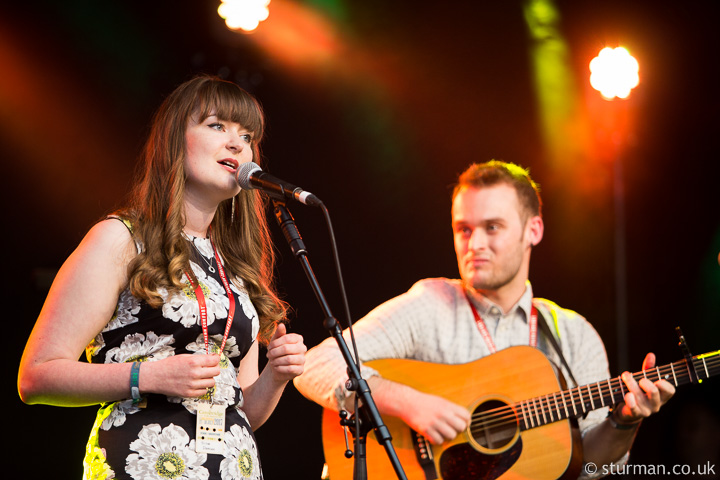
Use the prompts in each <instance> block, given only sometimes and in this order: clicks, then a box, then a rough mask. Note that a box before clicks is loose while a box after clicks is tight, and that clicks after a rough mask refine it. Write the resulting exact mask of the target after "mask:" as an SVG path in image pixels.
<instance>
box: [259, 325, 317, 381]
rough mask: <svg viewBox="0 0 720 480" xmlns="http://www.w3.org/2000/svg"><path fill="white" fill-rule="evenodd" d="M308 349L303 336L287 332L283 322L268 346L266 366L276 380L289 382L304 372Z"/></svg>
mask: <svg viewBox="0 0 720 480" xmlns="http://www.w3.org/2000/svg"><path fill="white" fill-rule="evenodd" d="M306 351H307V347H306V346H305V343H303V338H302V336H301V335H298V334H296V333H287V328H286V327H285V324H283V323H281V324H279V325H278V327H277V329H275V334H274V335H273V337H272V339H270V343H269V344H268V346H267V359H268V364H267V366H266V367H265V368H269V369H271V372H272V377H273V380H274V381H275V382H277V383H287V382H289V381H290V380H292V379H293V378H295V377H297V376H298V375H300V374H301V373H303V370H304V368H305V352H306Z"/></svg>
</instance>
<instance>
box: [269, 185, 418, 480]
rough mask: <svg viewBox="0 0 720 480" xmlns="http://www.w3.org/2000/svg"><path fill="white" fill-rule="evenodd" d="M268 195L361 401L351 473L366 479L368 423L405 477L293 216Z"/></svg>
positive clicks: (357, 478) (403, 479) (350, 386)
mask: <svg viewBox="0 0 720 480" xmlns="http://www.w3.org/2000/svg"><path fill="white" fill-rule="evenodd" d="M271 198H272V202H273V206H274V212H275V219H276V220H277V222H278V225H279V226H280V229H281V230H282V232H283V235H284V236H285V239H286V240H287V242H288V244H289V245H290V250H291V251H292V253H293V255H295V257H296V258H297V259H298V261H299V262H300V264H301V265H302V268H303V270H304V271H305V275H306V276H307V278H308V280H309V281H310V285H311V286H312V289H313V291H314V292H315V297H316V298H317V300H318V302H319V303H320V308H321V309H322V311H323V314H324V315H325V320H324V321H323V326H324V327H325V328H326V329H327V330H328V331H329V332H330V335H331V336H332V337H333V338H335V341H336V342H337V344H338V347H339V348H340V353H341V354H342V356H343V358H344V359H345V363H346V364H347V371H348V378H349V380H348V390H352V391H355V392H356V393H355V395H356V396H358V397H359V399H360V400H361V401H362V403H361V405H360V407H359V408H358V412H356V417H357V418H358V419H359V423H360V426H361V428H360V432H355V436H356V443H355V445H356V447H355V451H356V455H355V468H354V471H353V476H354V478H355V480H366V479H367V465H366V464H365V439H366V435H367V433H368V431H369V428H368V427H369V426H370V425H372V427H373V428H374V429H375V436H376V438H377V440H378V443H380V444H381V445H383V446H384V447H385V451H386V453H387V455H388V458H389V460H390V463H391V464H392V466H393V469H395V473H396V474H397V476H398V478H399V479H400V480H407V476H406V475H405V472H404V470H403V468H402V465H401V464H400V460H399V459H398V457H397V453H396V452H395V449H394V447H393V444H392V437H391V435H390V431H389V430H388V428H387V426H385V424H384V423H383V420H382V418H381V417H380V413H379V412H378V409H377V406H376V405H375V400H374V399H373V398H372V394H371V393H370V388H369V386H368V383H367V381H365V379H363V378H362V376H361V375H360V369H359V368H358V365H357V364H356V363H355V361H354V359H353V357H352V355H351V354H350V350H349V348H348V346H347V343H346V342H345V339H344V338H343V336H342V329H341V328H340V325H339V323H338V321H337V319H336V318H335V317H334V316H333V315H332V312H331V311H330V306H329V305H328V303H327V301H326V299H325V296H324V294H323V292H322V289H321V288H320V284H319V283H318V281H317V278H316V277H315V274H314V272H313V269H312V267H311V266H310V262H309V261H308V259H307V250H306V249H305V244H304V243H303V240H302V237H301V236H300V232H299V231H298V229H297V226H296V225H295V220H294V219H293V217H292V215H291V214H290V212H289V211H288V209H287V207H286V206H285V202H284V200H279V199H277V198H275V197H272V196H271ZM341 423H342V424H343V425H347V424H348V423H349V422H346V423H343V422H341Z"/></svg>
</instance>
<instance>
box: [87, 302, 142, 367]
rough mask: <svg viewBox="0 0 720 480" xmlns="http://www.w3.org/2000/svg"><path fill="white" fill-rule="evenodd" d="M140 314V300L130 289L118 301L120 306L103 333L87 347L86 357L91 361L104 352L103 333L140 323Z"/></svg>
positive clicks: (116, 308)
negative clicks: (138, 316)
mask: <svg viewBox="0 0 720 480" xmlns="http://www.w3.org/2000/svg"><path fill="white" fill-rule="evenodd" d="M139 312H140V300H138V299H137V298H135V297H133V296H132V294H131V293H130V290H129V289H125V290H124V291H123V292H122V293H121V294H120V298H119V299H118V304H117V306H116V307H115V313H114V314H113V317H112V319H110V322H108V324H107V325H105V328H103V329H102V332H100V333H98V334H97V336H96V337H95V338H94V339H93V340H92V341H91V342H90V343H89V344H88V345H87V347H85V356H86V357H87V359H88V360H89V361H91V359H92V357H94V356H95V355H97V353H98V352H99V351H100V350H102V348H103V347H104V346H105V338H104V337H103V332H109V331H111V330H115V329H118V328H121V327H124V326H126V325H130V324H133V323H135V322H137V321H138V318H137V317H136V316H135V315H137V314H138V313H139Z"/></svg>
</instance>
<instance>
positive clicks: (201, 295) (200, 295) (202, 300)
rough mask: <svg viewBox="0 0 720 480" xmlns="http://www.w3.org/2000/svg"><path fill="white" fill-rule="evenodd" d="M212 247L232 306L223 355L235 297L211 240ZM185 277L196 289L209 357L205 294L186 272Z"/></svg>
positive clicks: (221, 350)
mask: <svg viewBox="0 0 720 480" xmlns="http://www.w3.org/2000/svg"><path fill="white" fill-rule="evenodd" d="M210 245H212V247H213V253H214V254H215V261H216V262H217V266H218V273H220V279H221V280H222V283H223V286H224V287H225V291H226V292H227V296H228V301H229V302H230V306H229V308H228V318H227V323H226V324H225V334H224V335H223V339H222V344H221V345H220V353H222V352H223V351H224V350H225V342H227V339H228V335H230V326H231V325H232V322H233V317H234V316H235V296H234V295H233V293H232V290H230V283H229V282H228V279H227V276H226V275H225V269H224V268H223V266H222V263H220V256H219V255H218V253H217V250H216V249H215V245H214V244H213V243H212V240H210ZM201 255H202V254H201ZM185 276H186V277H187V278H188V280H189V281H190V285H191V286H192V287H193V288H194V289H195V298H196V299H197V302H198V307H199V308H200V325H201V326H202V331H203V339H204V340H205V351H206V352H207V353H208V355H209V354H210V338H209V334H208V323H207V305H206V304H205V293H204V292H203V289H202V285H200V284H199V283H198V284H195V281H194V280H193V278H192V277H191V276H190V275H189V274H188V272H185Z"/></svg>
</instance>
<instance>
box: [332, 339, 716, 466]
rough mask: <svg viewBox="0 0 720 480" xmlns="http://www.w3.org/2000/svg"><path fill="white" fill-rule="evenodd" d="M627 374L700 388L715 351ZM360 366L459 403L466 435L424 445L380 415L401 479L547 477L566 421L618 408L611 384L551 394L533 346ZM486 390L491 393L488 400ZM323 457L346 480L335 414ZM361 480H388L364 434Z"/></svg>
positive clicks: (620, 389) (382, 456)
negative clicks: (450, 360) (459, 360)
mask: <svg viewBox="0 0 720 480" xmlns="http://www.w3.org/2000/svg"><path fill="white" fill-rule="evenodd" d="M689 359H690V361H687V360H680V361H677V362H675V363H671V364H668V365H664V366H658V367H655V368H652V369H648V370H644V371H641V372H637V373H634V374H633V377H634V378H635V379H636V380H639V379H641V378H643V377H645V378H648V379H649V380H651V381H653V382H654V381H657V380H658V379H661V378H663V379H665V380H667V381H669V382H670V383H672V384H674V385H675V386H680V385H684V384H687V383H691V382H702V381H703V380H704V379H707V378H709V377H711V376H713V375H716V374H717V373H719V372H720V350H718V351H715V352H711V353H706V354H704V355H697V356H694V357H689ZM366 365H368V366H370V367H372V368H374V369H376V370H377V371H378V372H380V374H381V375H382V376H383V377H385V378H387V379H389V380H393V381H395V382H399V383H403V384H405V385H409V386H411V387H413V388H415V389H416V390H419V391H422V392H426V393H432V394H435V395H439V396H441V397H444V398H446V399H448V400H451V401H453V402H455V403H457V404H460V405H465V406H467V408H468V410H469V411H470V412H471V413H472V420H471V423H470V425H469V427H468V428H467V430H466V431H464V432H463V433H461V434H460V435H458V436H457V437H456V438H455V439H454V440H452V441H450V442H445V443H443V444H442V445H430V444H429V442H427V441H426V440H425V439H424V438H423V437H422V436H419V435H417V434H416V433H415V432H414V431H412V430H411V429H410V428H409V427H408V426H407V425H406V424H405V423H404V422H403V421H402V420H400V419H399V418H395V417H390V416H384V417H383V421H384V423H385V425H386V426H387V427H388V429H389V430H390V434H391V435H392V439H393V446H394V447H395V450H396V452H397V455H398V458H399V460H400V462H401V464H402V466H403V469H404V470H405V473H406V474H407V477H408V479H410V480H415V479H417V480H421V479H433V478H437V479H443V480H470V479H472V480H477V479H483V480H492V479H502V480H515V479H518V480H519V479H556V478H559V477H561V476H562V475H563V473H564V472H565V470H566V469H567V468H568V466H569V464H570V460H571V457H572V433H571V424H570V419H575V418H578V417H581V416H583V415H584V414H585V413H587V412H590V411H592V410H595V409H598V408H602V407H608V406H613V405H615V404H616V403H618V402H620V401H622V399H623V397H624V395H625V393H626V392H627V389H626V387H625V384H624V382H623V381H622V380H621V379H620V377H616V378H610V379H607V380H602V381H598V382H595V383H591V384H588V385H582V386H579V387H575V388H571V389H569V390H561V387H560V384H559V382H558V379H557V377H556V375H555V370H554V368H553V366H552V364H551V363H550V361H549V360H548V359H547V357H545V355H544V354H543V353H542V352H541V351H540V350H538V349H536V348H532V347H529V346H517V347H510V348H507V349H504V350H501V351H500V352H498V353H495V354H493V355H490V356H488V357H484V358H481V359H479V360H476V361H474V362H470V363H466V364H460V365H443V364H434V363H427V362H420V361H417V360H398V359H390V360H374V361H371V362H367V363H366ZM490 392H495V393H490ZM322 436H323V450H324V453H325V461H326V462H327V466H328V473H329V475H330V479H331V480H352V478H353V460H352V459H347V458H345V456H344V452H345V436H344V431H343V428H342V427H341V426H340V423H339V417H338V414H337V412H335V411H333V410H325V411H324V412H323V424H322ZM366 452H367V473H368V475H367V476H368V479H370V480H378V479H380V480H389V479H392V478H396V475H395V471H394V470H393V468H392V466H391V464H390V462H389V460H388V459H387V456H386V453H385V450H384V447H382V446H381V445H380V444H378V442H377V440H376V439H375V436H374V433H373V432H370V433H369V434H368V436H367V449H366Z"/></svg>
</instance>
